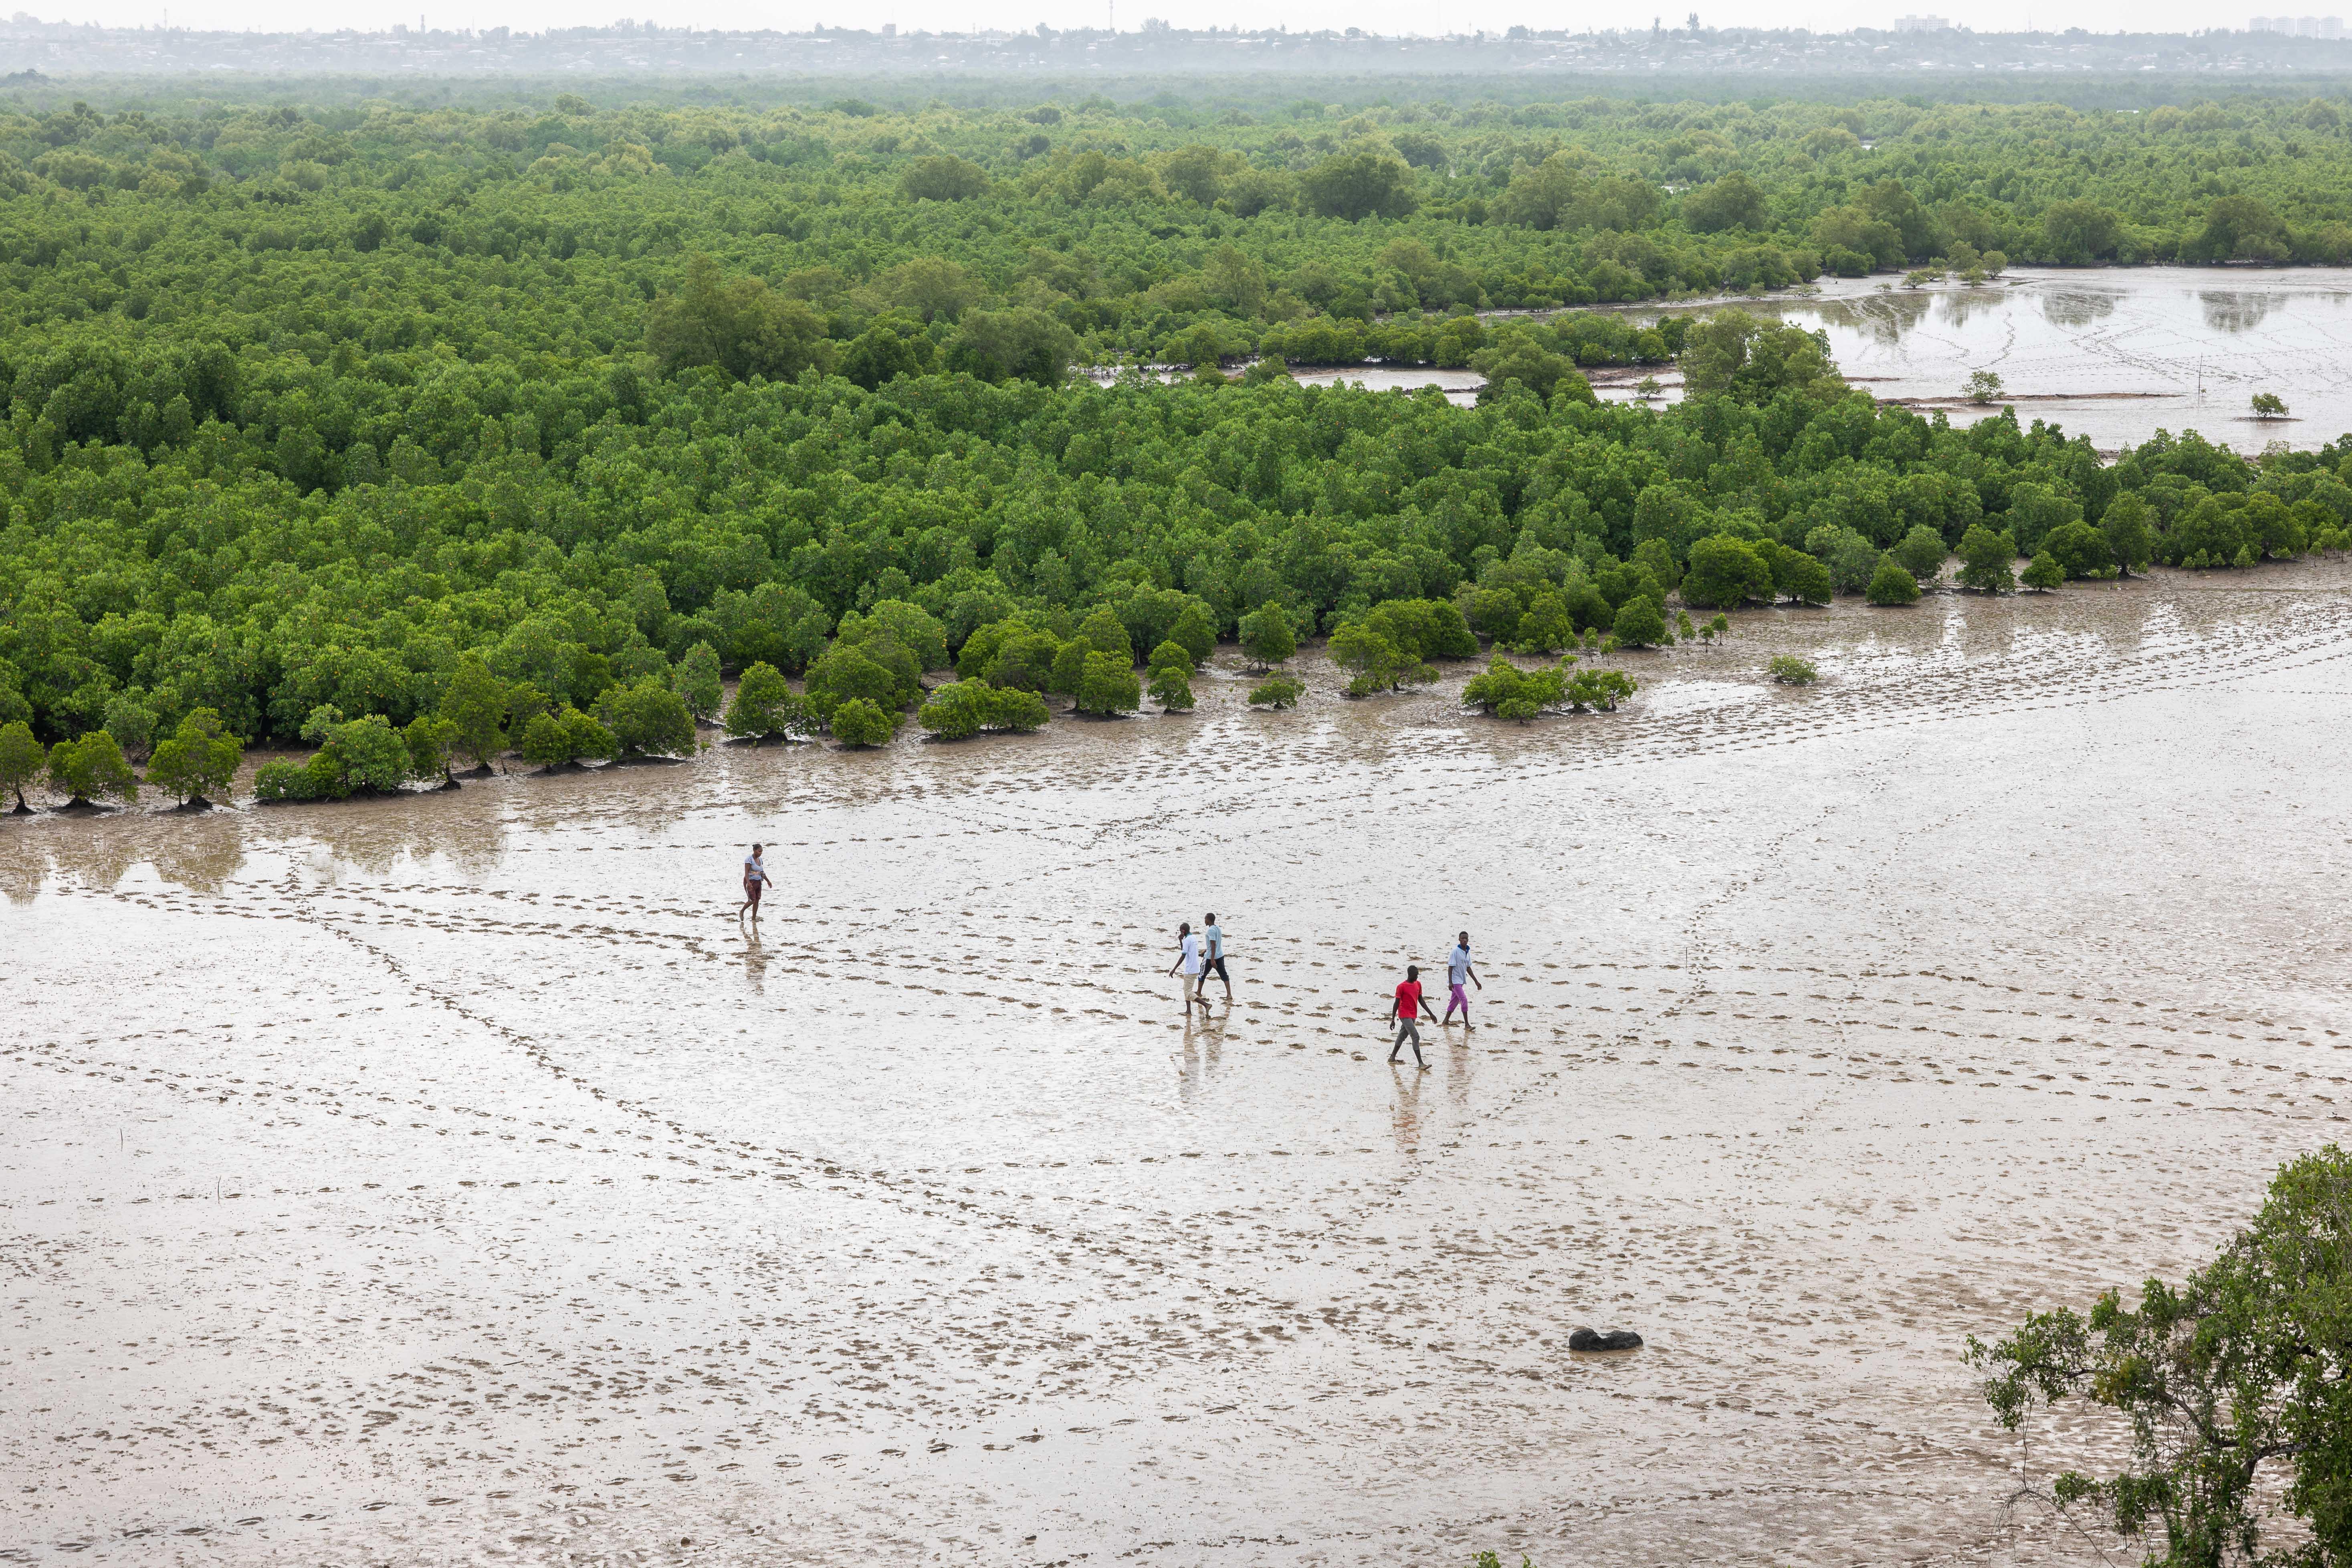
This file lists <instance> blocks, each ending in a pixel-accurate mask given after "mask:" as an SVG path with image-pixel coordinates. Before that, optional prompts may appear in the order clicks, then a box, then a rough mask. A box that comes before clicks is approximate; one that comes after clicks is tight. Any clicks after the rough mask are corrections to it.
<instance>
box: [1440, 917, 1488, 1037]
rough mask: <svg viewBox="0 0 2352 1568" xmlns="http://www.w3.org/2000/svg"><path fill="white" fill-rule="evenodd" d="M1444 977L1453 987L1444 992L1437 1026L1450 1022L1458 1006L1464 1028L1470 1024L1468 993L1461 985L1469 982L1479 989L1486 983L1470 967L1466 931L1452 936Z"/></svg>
mask: <svg viewBox="0 0 2352 1568" xmlns="http://www.w3.org/2000/svg"><path fill="white" fill-rule="evenodd" d="M1445 978H1446V981H1447V982H1448V984H1451V985H1452V987H1453V989H1452V990H1450V991H1448V992H1447V993H1446V995H1445V1016H1444V1019H1443V1020H1442V1021H1441V1022H1440V1024H1439V1027H1440V1028H1443V1027H1444V1026H1445V1025H1446V1024H1450V1023H1452V1022H1453V1021H1454V1009H1455V1008H1456V1007H1459V1008H1461V1009H1462V1026H1463V1027H1464V1028H1465V1029H1466V1028H1468V1027H1469V1026H1470V995H1469V993H1467V992H1465V991H1464V990H1463V989H1462V987H1463V986H1464V985H1465V984H1469V985H1475V986H1476V987H1477V988H1478V989H1479V990H1481V991H1484V990H1485V989H1486V982H1485V981H1483V980H1481V979H1479V978H1478V972H1477V970H1475V969H1474V968H1472V967H1471V964H1470V933H1469V932H1468V931H1463V932H1461V933H1459V934H1458V935H1457V936H1455V937H1454V951H1453V952H1450V953H1448V954H1446V957H1445Z"/></svg>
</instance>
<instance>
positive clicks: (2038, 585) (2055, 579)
mask: <svg viewBox="0 0 2352 1568" xmlns="http://www.w3.org/2000/svg"><path fill="white" fill-rule="evenodd" d="M2248 564H2249V565H2251V564H2252V562H2251V561H2249V562H2248ZM2018 581H2019V582H2020V583H2022V584H2024V585H2025V586H2027V587H2029V588H2031V589H2032V590H2033V591H2034V592H2036V593H2039V594H2046V593H2048V592H2049V591H2050V590H2051V589H2053V588H2055V587H2057V586H2058V585H2059V584H2062V583H2063V582H2065V581H2066V574H2065V571H2064V570H2063V568H2062V567H2060V566H2059V564H2058V562H2057V559H2056V558H2055V557H2054V556H2053V555H2052V554H2051V553H2050V552H2048V551H2047V550H2045V551H2042V552H2041V553H2040V554H2038V555H2036V556H2035V557H2034V558H2033V559H2032V561H2029V562H2027V563H2026V565H2025V572H2024V574H2023V575H2022V576H2021V577H2019V578H2018Z"/></svg>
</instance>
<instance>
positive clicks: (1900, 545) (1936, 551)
mask: <svg viewBox="0 0 2352 1568" xmlns="http://www.w3.org/2000/svg"><path fill="white" fill-rule="evenodd" d="M1887 553H1888V554H1890V555H1892V556H1893V557H1894V558H1895V564H1896V565H1898V566H1900V567H1902V568H1903V570H1904V571H1906V572H1907V573H1909V574H1911V581H1912V585H1913V586H1914V587H1925V586H1927V584H1930V583H1933V582H1934V581H1935V580H1936V579H1937V577H1938V576H1941V575H1942V574H1943V571H1944V558H1945V557H1946V556H1948V555H1949V554H1950V553H1951V549H1950V547H1949V546H1948V545H1947V544H1946V543H1945V542H1944V536H1943V535H1942V534H1940V533H1938V532H1937V531H1935V530H1934V529H1932V528H1929V527H1928V526H1927V525H1926V524H1925V523H1915V524H1913V525H1912V527H1911V529H1910V531H1908V532H1906V533H1905V534H1904V536H1903V538H1902V539H1901V540H1900V541H1899V542H1897V543H1896V544H1895V548H1894V549H1893V550H1891V551H1889V552H1887Z"/></svg>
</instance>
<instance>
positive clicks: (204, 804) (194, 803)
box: [172, 795, 215, 816]
mask: <svg viewBox="0 0 2352 1568" xmlns="http://www.w3.org/2000/svg"><path fill="white" fill-rule="evenodd" d="M172 809H173V811H174V812H176V813H179V814H181V815H183V816H201V815H202V814H204V813H205V812H207V811H211V810H214V809H215V807H214V805H213V803H212V802H211V801H208V800H206V799H205V797H204V796H203V795H190V796H189V797H188V798H187V799H185V800H184V801H182V802H181V803H180V804H179V805H175V806H173V808H172Z"/></svg>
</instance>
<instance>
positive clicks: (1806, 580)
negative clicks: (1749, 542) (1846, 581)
mask: <svg viewBox="0 0 2352 1568" xmlns="http://www.w3.org/2000/svg"><path fill="white" fill-rule="evenodd" d="M1767 548H1768V550H1769V552H1770V560H1771V567H1772V589H1773V592H1774V593H1776V594H1778V595H1780V597H1782V598H1784V599H1794V600H1796V601H1797V602H1798V603H1799V604H1801V605H1826V604H1828V603H1829V602H1830V599H1831V598H1832V595H1835V594H1836V592H1837V586H1836V584H1834V583H1832V581H1831V579H1830V569H1829V568H1828V567H1826V566H1824V565H1822V563H1820V562H1819V561H1816V560H1815V559H1813V558H1812V557H1811V556H1810V555H1808V554H1806V553H1805V552H1803V551H1801V550H1791V549H1790V548H1789V547H1788V546H1787V545H1784V544H1772V543H1769V542H1768V543H1767Z"/></svg>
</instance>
